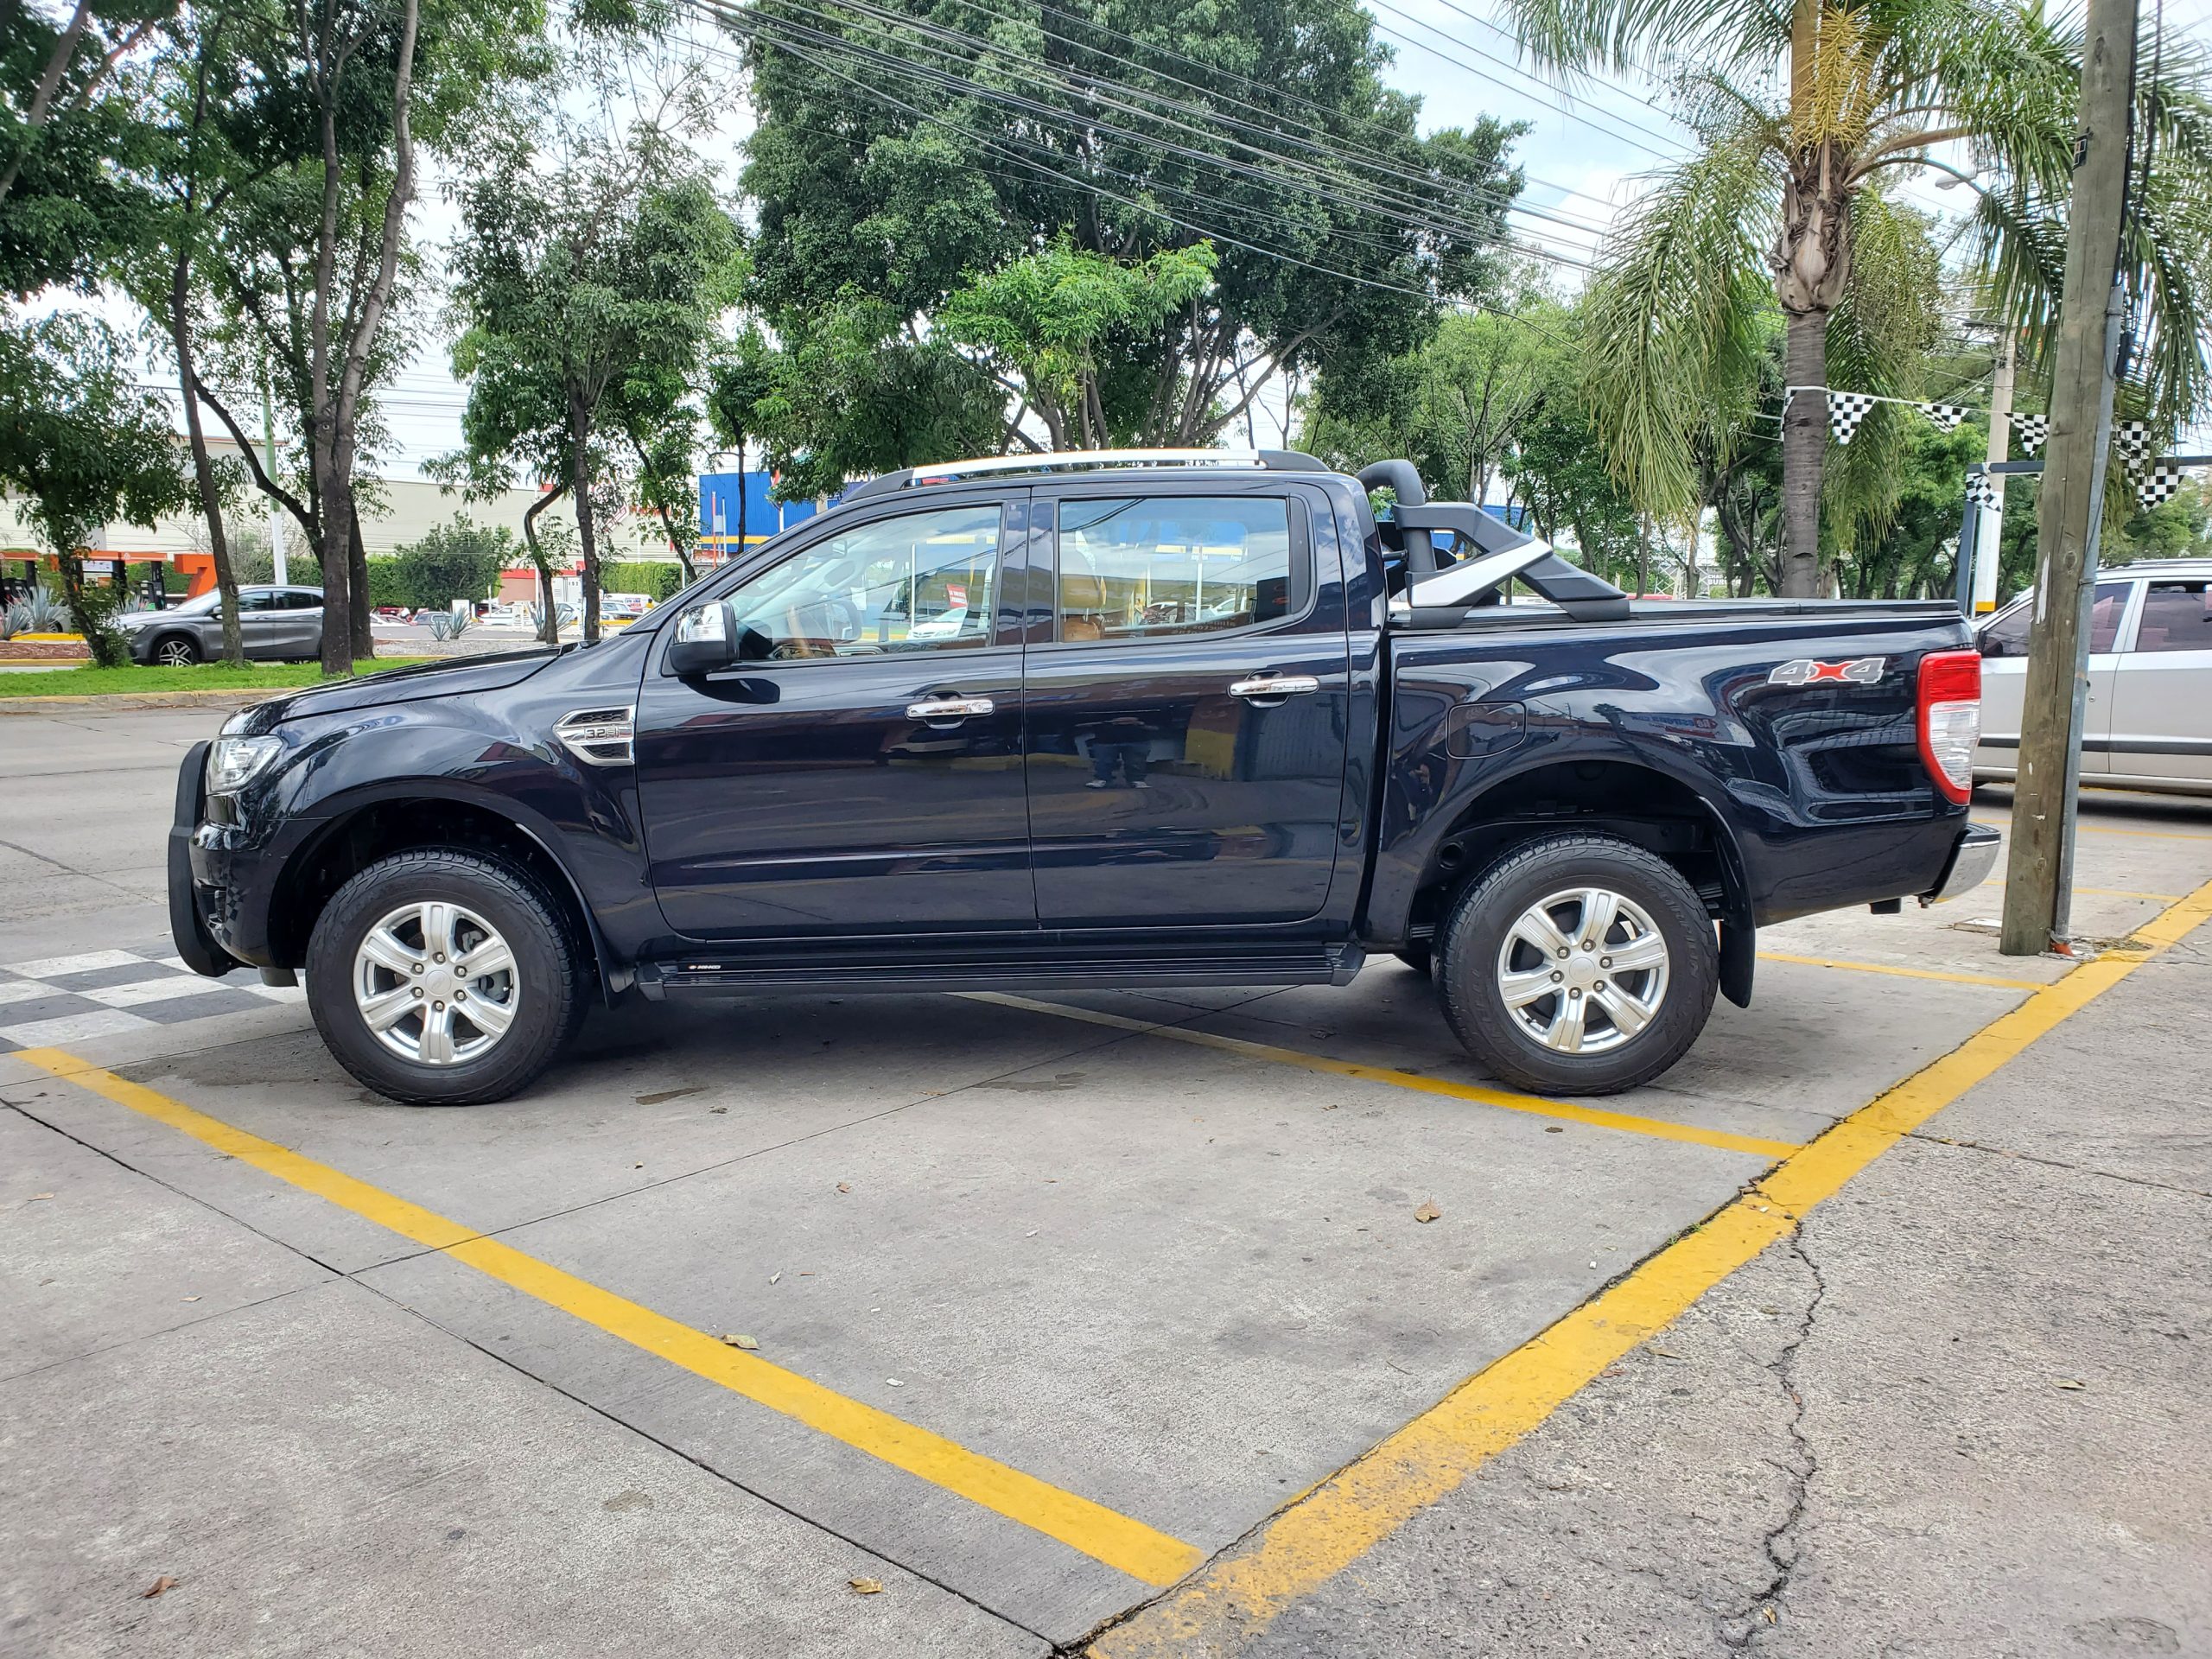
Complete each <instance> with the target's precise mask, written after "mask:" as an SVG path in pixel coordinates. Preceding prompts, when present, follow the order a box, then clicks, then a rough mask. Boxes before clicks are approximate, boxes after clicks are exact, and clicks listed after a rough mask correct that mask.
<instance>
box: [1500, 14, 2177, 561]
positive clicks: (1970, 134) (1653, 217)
mask: <svg viewBox="0 0 2212 1659" xmlns="http://www.w3.org/2000/svg"><path fill="white" fill-rule="evenodd" d="M1507 5H1508V8H1509V10H1510V11H1511V13H1512V14H1513V16H1514V18H1515V20H1516V22H1517V24H1518V26H1519V33H1520V38H1521V41H1522V45H1523V46H1524V48H1526V49H1528V50H1529V52H1530V53H1531V54H1533V55H1534V56H1535V58H1536V59H1537V60H1539V61H1541V62H1542V63H1545V64H1547V65H1548V66H1549V67H1552V68H1553V69H1554V70H1555V71H1557V72H1559V73H1566V74H1572V73H1577V72H1582V71H1587V70H1592V69H1597V68H1615V69H1623V68H1626V69H1638V70H1642V71H1644V72H1646V73H1653V74H1656V75H1658V76H1661V77H1662V78H1666V79H1671V80H1672V81H1673V82H1674V84H1675V87H1676V89H1677V96H1678V97H1679V98H1680V99H1681V103H1682V107H1683V110H1684V112H1685V115H1686V118H1687V119H1688V122H1689V124H1690V125H1691V126H1692V128H1693V129H1694V131H1695V132H1696V134H1697V137H1698V139H1699V144H1698V146H1697V149H1695V151H1694V153H1693V154H1692V156H1690V157H1689V159H1688V160H1687V161H1686V162H1682V163H1681V164H1680V165H1679V166H1677V167H1675V168H1672V169H1671V170H1669V171H1666V172H1662V173H1661V174H1660V175H1656V177H1655V179H1654V180H1653V181H1652V187H1651V188H1650V189H1649V191H1648V192H1647V193H1646V194H1644V195H1643V197H1642V198H1641V199H1640V200H1639V201H1638V203H1637V207H1636V208H1635V209H1634V210H1633V212H1632V213H1630V215H1629V217H1628V218H1627V219H1626V220H1625V222H1624V225H1623V226H1622V227H1621V228H1620V230H1619V231H1618V232H1617V233H1616V235H1615V237H1614V238H1613V239H1612V241H1611V244H1610V245H1609V246H1608V248H1607V250H1606V251H1605V257H1604V259H1603V261H1602V262H1601V265H1600V269H1599V272H1598V274H1597V276H1596V277H1595V279H1594V280H1593V282H1592V289H1591V301H1592V315H1591V330H1590V339H1591V341H1592V354H1591V358H1590V359H1589V364H1588V369H1589V374H1590V378H1591V392H1592V405H1593V407H1594V408H1595V409H1596V410H1598V411H1599V417H1600V430H1601V432H1602V434H1603V436H1604V439H1605V446H1606V450H1607V456H1608V460H1609V461H1610V462H1611V466H1612V467H1613V469H1614V471H1615V472H1616V474H1618V476H1619V477H1620V478H1621V480H1622V482H1623V483H1624V486H1626V487H1627V488H1628V489H1629V490H1630V493H1631V494H1632V495H1633V496H1634V497H1635V498H1636V499H1637V501H1638V502H1639V503H1640V504H1641V505H1643V506H1645V507H1646V508H1647V509H1649V510H1650V511H1652V512H1657V513H1659V514H1662V516H1668V517H1677V516H1681V515H1683V514H1687V513H1689V512H1694V509H1695V506H1696V501H1695V497H1694V491H1695V480H1696V472H1695V466H1694V440H1695V436H1696V435H1697V433H1698V432H1700V430H1711V429H1714V428H1716V427H1722V426H1726V424H1727V423H1726V422H1725V421H1721V420H1716V419H1715V416H1716V414H1726V413H1730V412H1733V413H1735V414H1736V415H1738V416H1740V415H1741V414H1742V413H1743V412H1744V410H1745V408H1746V407H1747V406H1748V402H1749V400H1750V399H1751V397H1752V396H1753V395H1754V393H1753V388H1754V386H1755V385H1756V368H1757V358H1758V353H1759V352H1760V350H1761V349H1762V346H1763V336H1762V333H1761V330H1760V328H1759V326H1758V321H1759V318H1760V316H1761V315H1762V313H1764V314H1765V315H1771V314H1772V308H1773V307H1775V306H1777V305H1779V307H1780V308H1781V310H1782V313H1783V319H1784V321H1785V325H1786V327H1785V341H1784V361H1785V367H1786V369H1787V384H1788V385H1791V386H1811V387H1821V386H1826V385H1829V384H1830V380H1831V376H1834V377H1836V379H1835V383H1836V384H1838V385H1847V386H1849V387H1850V389H1852V390H1853V391H1873V392H1885V393H1889V394H1891V395H1892V396H1910V395H1916V393H1917V392H1918V390H1919V388H1918V385H1917V379H1918V375H1919V371H1920V367H1921V365H1922V362H1923V358H1924V355H1925V353H1926V352H1927V350H1928V349H1929V346H1931V345H1932V344H1933V343H1934V341H1935V340H1936V335H1937V332H1938V327H1939V324H1940V322H1941V320H1942V315H1943V302H1944V298H1945V293H1946V290H1947V289H1950V288H1954V287H1955V286H1957V285H1958V284H1959V283H1960V282H1961V279H1962V278H1964V277H1967V272H1963V271H1961V270H1958V269H1956V265H1955V262H1954V268H1953V269H1952V270H1950V271H1949V272H1948V275H1947V273H1946V270H1945V267H1944V262H1943V260H1942V257H1940V255H1939V251H1938V249H1937V246H1936V242H1935V240H1934V235H1935V231H1936V226H1934V225H1933V224H1932V223H1931V222H1930V221H1929V220H1928V219H1926V218H1925V217H1924V216H1923V215H1921V214H1919V213H1915V212H1913V211H1911V210H1910V209H1909V208H1906V207H1903V206H1902V205H1901V204H1899V203H1898V202H1897V200H1896V199H1895V197H1894V196H1893V194H1891V185H1892V184H1893V183H1894V182H1895V181H1896V180H1897V178H1898V176H1899V175H1901V174H1903V173H1904V172H1906V171H1908V170H1909V169H1912V168H1935V169H1936V170H1938V171H1940V172H1942V173H1947V174H1949V175H1953V177H1954V178H1957V179H1963V180H1964V181H1966V182H1967V183H1968V184H1970V185H1971V186H1972V187H1973V188H1974V202H1975V206H1974V209H1973V212H1972V216H1971V219H1970V221H1969V223H1968V224H1967V226H1962V227H1961V228H1962V229H1964V230H1966V231H1967V232H1968V233H1967V236H1966V238H1964V239H1963V243H1962V245H1963V248H1964V254H1963V258H1964V260H1965V261H1966V263H1967V264H1968V265H1970V266H1971V267H1973V268H1974V269H1973V271H1972V276H1973V277H1974V278H1975V279H1978V282H1979V285H1980V291H1981V292H1982V293H1983V295H1984V296H1985V302H1986V303H1988V304H1991V305H1993V306H1994V307H1995V308H1996V309H1997V315H1998V317H1999V321H2003V322H2005V323H2006V324H2009V325H2011V326H2013V327H2018V328H2019V329H2020V330H2021V331H2023V333H2024V336H2025V339H2026V344H2027V346H2028V361H2029V363H2030V364H2031V365H2032V364H2033V362H2034V361H2035V359H2036V357H2037V355H2038V354H2039V352H2040V348H2041V346H2043V344H2044V342H2045V341H2047V340H2048V339H2049V338H2050V333H2051V331H2052V330H2053V329H2054V328H2055V327H2056V317H2057V296H2058V284H2059V281H2060V278H2061V277H2062V275H2063V264H2064V258H2063V252H2064V239H2065V238H2064V232H2063V218H2064V213H2065V207H2066V202H2067V198H2068V193H2069V188H2070V182H2071V173H2072V158H2073V149H2074V142H2075V107H2076V104H2077V101H2078V95H2079V88H2080V85H2081V51H2082V29H2081V21H2080V18H2079V16H2077V15H2075V14H2074V13H2072V12H2070V11H2069V12H2067V13H2065V14H2063V15H2060V16H2051V15H2050V14H2047V13H2046V12H2045V11H2044V10H2043V9H2042V7H2041V6H2040V5H2039V4H2032V3H2031V4H2022V3H2018V0H1829V3H1821V0H1507ZM2153 50H2154V47H2153V44H2152V42H2151V41H2145V58H2146V59H2149V58H2151V56H2152V53H2153ZM2205 84H2206V83H2205V77H2204V73H2203V54H2202V51H2201V49H2200V48H2197V47H2196V45H2194V44H2192V43H2189V42H2185V41H2175V40H2171V39H2169V40H2167V41H2164V51H2163V54H2162V55H2161V57H2160V60H2159V61H2158V69H2157V73H2155V74H2154V73H2152V71H2151V67H2150V65H2149V64H2148V63H2147V62H2146V64H2145V67H2144V69H2143V71H2142V73H2139V75H2138V86H2139V92H2138V105H2139V108H2138V119H2137V126H2138V131H2139V135H2149V136H2150V137H2151V140H2152V143H2153V144H2154V145H2155V153H2156V156H2157V166H2156V168H2152V169H2150V171H2149V174H2148V178H2147V188H2146V189H2145V194H2144V198H2143V201H2142V204H2141V207H2142V210H2141V211H2140V212H2139V213H2137V214H2136V215H2135V216H2134V217H2133V219H2131V221H2130V229H2129V232H2128V243H2127V246H2126V249H2125V251H2124V255H2123V259H2122V264H2123V267H2124V269H2126V272H2127V280H2128V281H2129V283H2130V284H2131V287H2132V289H2133V295H2134V297H2135V299H2136V301H2137V306H2138V315H2139V317H2140V318H2141V319H2142V320H2143V321H2142V322H2141V324H2140V326H2139V340H2140V346H2139V353H2138V356H2137V359H2136V360H2137V365H2138V372H2139V383H2138V384H2137V385H2135V386H2134V387H2133V390H2132V391H2130V392H2129V393H2127V394H2126V396H2127V397H2128V398H2129V401H2130V404H2131V406H2132V407H2135V408H2140V409H2141V410H2145V412H2146V413H2148V414H2149V416H2150V417H2151V418H2152V420H2153V421H2154V423H2156V424H2157V425H2158V427H2159V428H2160V429H2163V430H2164V431H2167V432H2171V430H2172V429H2174V428H2175V427H2176V426H2177V425H2178V424H2180V423H2183V422H2184V421H2187V420H2189V419H2190V418H2192V417H2194V416H2196V415H2197V414H2199V413H2200V412H2201V411H2202V409H2203V408H2204V406H2205V404H2206V391H2207V386H2208V375H2207V363H2206V342H2207V329H2206V326H2205V325H2206V321H2207V310H2206V307H2205V304H2204V292H2203V289H2204V284H2205V283H2206V282H2207V280H2208V279H2212V270H2208V265H2212V259H2208V253H2212V229H2209V228H2208V226H2209V224H2212V207H2207V205H2206V204H2207V203H2208V201H2212V189H2208V186H2209V185H2212V99H2208V97H2207V94H2206V91H2205ZM2140 141H2141V140H2140V137H2139V142H2140ZM1953 147H1958V148H1962V149H1963V150H1964V152H1965V156H1966V157H1967V160H1968V161H1969V162H1970V168H1968V169H1961V168H1955V167H1953V166H1951V165H1950V164H1949V163H1948V162H1947V161H1946V160H1944V159H1943V157H1944V156H1947V155H1955V154H1956V153H1957V149H1955V148H1953ZM1931 151H1935V152H1937V153H1936V155H1933V156H1931V154H1930V152H1931ZM1954 245H1955V247H1956V246H1961V244H1959V243H1955V244H1954ZM1827 416H1828V410H1827V397H1825V395H1824V394H1822V393H1820V392H1817V391H1815V392H1809V393H1808V392H1798V393H1796V395H1794V396H1792V397H1790V399H1789V403H1788V404H1787V406H1786V408H1785V410H1784V411H1783V429H1782V443H1783V567H1782V591H1783V593H1784V594H1795V595H1809V594H1816V593H1818V592H1819V591H1820V589H1821V557H1820V527H1821V503H1822V475H1823V470H1824V467H1825V466H1826V462H1827V436H1828V435H1827V424H1828V420H1827ZM1898 431H1899V428H1898V424H1897V420H1896V418H1895V416H1894V413H1893V411H1892V410H1891V407H1890V406H1887V405H1885V406H1883V407H1881V408H1879V409H1878V410H1876V411H1875V412H1874V414H1873V415H1872V416H1869V417H1868V421H1867V423H1866V426H1865V427H1863V428H1862V429H1860V435H1859V439H1858V440H1857V441H1856V442H1854V443H1853V448H1851V449H1850V450H1848V451H1846V452H1844V455H1843V458H1842V460H1841V462H1840V466H1839V467H1837V468H1836V469H1835V471H1836V476H1834V477H1833V478H1832V479H1830V480H1829V486H1828V507H1829V512H1830V518H1831V523H1832V524H1838V525H1841V526H1848V525H1849V524H1852V523H1853V522H1859V523H1864V522H1865V521H1866V520H1869V519H1878V518H1879V517H1880V516H1881V513H1882V511H1883V507H1884V505H1885V500H1884V491H1885V475H1886V474H1887V472H1888V470H1889V469H1888V467H1887V466H1886V464H1885V463H1886V461H1887V460H1888V458H1889V455H1890V453H1891V449H1892V448H1893V447H1894V444H1895V442H1897V433H1898ZM1862 446H1863V447H1862ZM1844 533H1845V534H1846V535H1848V534H1849V533H1850V531H1849V529H1848V528H1845V530H1844Z"/></svg>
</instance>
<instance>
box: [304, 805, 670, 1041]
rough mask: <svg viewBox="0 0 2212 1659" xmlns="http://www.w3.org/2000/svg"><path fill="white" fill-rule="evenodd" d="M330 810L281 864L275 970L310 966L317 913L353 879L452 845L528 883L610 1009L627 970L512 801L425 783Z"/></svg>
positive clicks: (576, 886)
mask: <svg viewBox="0 0 2212 1659" xmlns="http://www.w3.org/2000/svg"><path fill="white" fill-rule="evenodd" d="M329 806H330V810H329V815H328V816H327V817H325V818H324V819H323V820H322V821H321V823H320V824H319V825H318V826H317V828H316V829H315V832H314V833H313V834H312V835H310V836H308V837H307V838H306V839H305V840H304V841H302V842H301V844H300V845H299V846H298V847H297V848H296V849H294V850H293V852H292V854H291V855H290V856H289V857H288V858H287V859H286V860H285V861H284V867H283V871H282V873H281V874H279V875H278V877H277V885H276V888H275V891H274V893H272V895H271V899H270V916H269V943H270V956H271V958H272V960H274V961H275V962H276V963H277V965H279V966H281V967H288V968H296V967H299V966H300V965H302V963H304V962H305V961H306V960H307V948H308V938H309V937H310V936H311V935H312V934H313V933H314V931H315V923H316V921H317V920H318V919H319V918H321V914H322V912H323V908H324V906H327V904H328V903H329V902H330V899H331V896H332V895H333V894H334V893H336V892H337V891H338V889H339V888H340V887H343V886H344V885H345V884H346V881H347V880H350V879H351V878H352V877H353V875H355V874H358V873H359V871H361V870H364V869H365V868H368V867H369V866H370V865H371V864H373V863H375V862H377V861H379V860H381V859H384V858H386V857H389V856H390V855H392V854H394V853H400V852H407V851H410V850H413V849H420V848H426V847H451V848H461V849H467V850H470V851H474V852H480V853H483V854H486V855H490V856H493V857H494V858H498V859H500V860H502V861H505V862H508V863H510V864H513V865H516V866H518V867H520V868H522V869H524V870H525V871H527V872H529V873H530V874H532V875H533V876H535V877H536V878H537V880H538V881H539V882H540V883H541V884H542V885H543V887H545V889H546V891H547V892H548V893H550V895H551V896H552V898H553V899H554V900H555V902H556V905H558V906H559V907H560V909H561V911H562V912H563V917H564V918H565V919H566V920H567V921H568V922H569V925H571V926H573V927H574V928H575V931H576V935H577V938H579V940H580V941H582V943H583V944H584V945H585V947H586V950H587V954H588V956H589V957H590V959H591V962H592V965H593V971H594V977H595V978H596V979H597V981H598V983H599V988H600V995H601V997H602V998H603V999H605V1000H607V1001H612V1000H613V997H614V995H615V994H616V993H618V992H620V991H621V990H623V989H626V988H627V987H628V985H629V983H630V979H631V975H630V971H629V969H628V968H627V967H626V964H624V963H621V962H620V961H619V960H618V959H617V958H616V957H615V956H614V953H613V949H612V948H611V947H610V946H609V944H607V938H606V935H605V934H604V932H603V931H601V928H600V925H599V920H598V918H597V917H596V916H594V914H593V912H592V907H591V906H590V904H589V903H588V901H587V900H586V899H585V897H584V891H583V887H582V884H581V883H580V882H579V881H578V880H576V878H575V873H574V872H573V871H571V870H570V869H569V867H568V865H567V864H566V863H565V862H564V861H563V860H562V858H561V856H560V855H559V854H558V853H557V852H556V851H555V850H554V847H555V843H556V837H555V836H554V835H553V833H552V831H551V829H550V827H549V826H547V825H544V824H542V823H535V824H534V823H531V822H530V815H529V814H527V813H526V812H524V811H520V810H517V808H516V807H515V805H514V804H513V803H512V801H508V800H505V799H492V798H486V797H484V796H482V795H480V794H477V793H474V792H473V791H468V790H467V789H464V788H458V787H454V786H452V785H442V784H427V783H426V784H415V785H394V786H391V787H385V788H372V789H369V790H365V791H359V792H356V793H353V794H350V795H347V796H343V797H340V798H337V799H335V800H334V801H333V802H332V803H330V804H329Z"/></svg>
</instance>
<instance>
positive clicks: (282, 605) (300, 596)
mask: <svg viewBox="0 0 2212 1659" xmlns="http://www.w3.org/2000/svg"><path fill="white" fill-rule="evenodd" d="M321 608H322V595H321V594H308V593H302V592H301V591H300V590H299V589H298V588H286V589H285V590H284V592H283V594H282V595H281V596H280V597H279V598H278V600H277V609H279V610H282V611H319V610H321Z"/></svg>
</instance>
